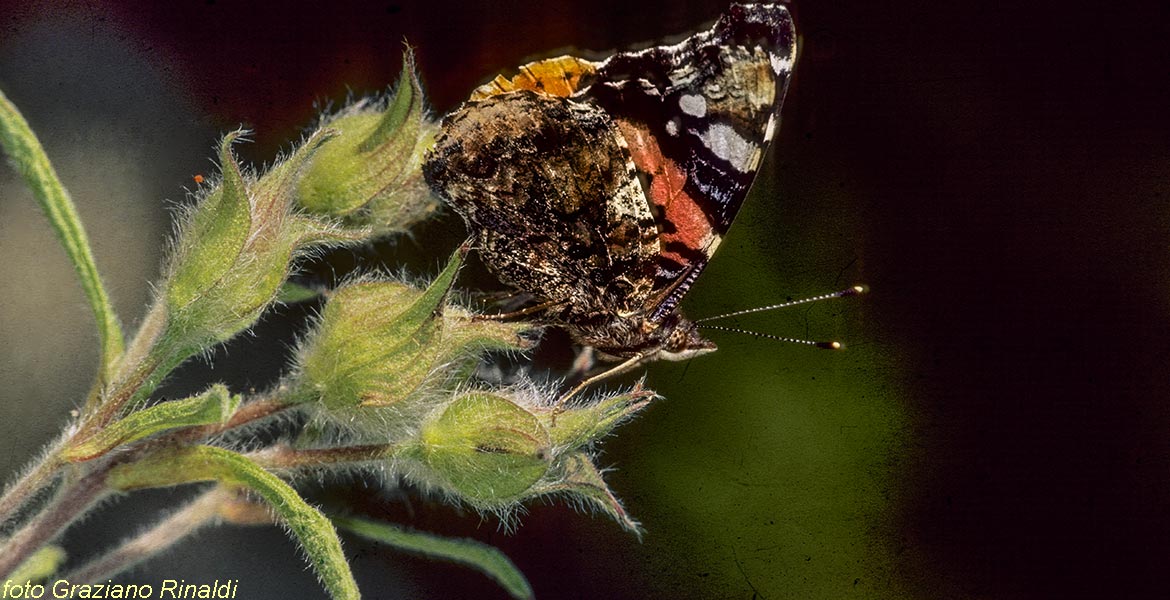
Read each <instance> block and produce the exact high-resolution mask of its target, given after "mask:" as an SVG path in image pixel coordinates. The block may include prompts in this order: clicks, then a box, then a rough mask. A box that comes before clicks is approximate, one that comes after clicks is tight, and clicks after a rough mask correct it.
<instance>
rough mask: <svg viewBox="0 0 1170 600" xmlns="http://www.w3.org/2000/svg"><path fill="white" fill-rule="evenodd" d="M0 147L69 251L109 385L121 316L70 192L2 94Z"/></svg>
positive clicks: (118, 345)
mask: <svg viewBox="0 0 1170 600" xmlns="http://www.w3.org/2000/svg"><path fill="white" fill-rule="evenodd" d="M0 146H2V147H3V148H4V151H5V152H6V153H7V154H8V156H9V158H11V159H12V164H13V166H14V167H15V168H16V170H17V171H18V172H19V173H20V175H21V176H22V177H24V181H25V183H26V184H27V185H28V187H29V189H31V190H32V192H33V196H35V197H36V199H37V203H39V204H40V205H41V210H42V211H44V213H45V216H46V217H48V219H49V223H50V224H51V225H52V226H53V231H55V232H56V233H57V238H58V239H59V240H61V245H62V246H64V247H65V253H66V254H68V255H69V260H70V262H72V263H73V269H74V270H75V271H77V276H78V278H79V279H80V280H81V287H82V289H84V290H85V297H86V299H87V300H88V301H89V307H90V309H91V310H92V311H93V316H94V319H95V320H96V321H97V328H98V341H99V343H100V344H101V365H102V369H101V375H100V377H99V380H100V381H101V382H103V383H108V382H110V381H111V380H112V379H113V377H114V371H115V369H116V367H117V363H118V358H120V357H121V355H122V349H123V340H122V328H121V326H120V325H119V324H118V316H117V315H116V314H114V308H113V306H111V305H110V298H109V295H108V294H106V289H105V287H103V286H102V280H101V277H100V276H99V275H98V270H97V265H96V264H94V261H93V251H92V250H90V248H89V238H88V237H87V236H86V234H85V228H84V227H83V226H82V224H81V218H80V217H78V215H77V209H76V208H75V207H74V206H73V200H71V199H70V198H69V192H68V191H66V190H65V186H64V185H62V184H61V180H60V179H58V178H57V173H56V172H55V171H54V170H53V165H52V163H50V162H49V157H48V156H46V155H45V150H44V149H43V148H41V143H40V141H38V140H37V136H36V135H35V134H34V133H33V132H32V129H30V128H29V126H28V122H26V121H25V120H24V117H23V116H21V114H20V111H19V110H17V109H16V106H14V105H13V104H12V103H11V102H10V101H9V100H8V98H7V97H6V96H5V95H4V93H3V92H0Z"/></svg>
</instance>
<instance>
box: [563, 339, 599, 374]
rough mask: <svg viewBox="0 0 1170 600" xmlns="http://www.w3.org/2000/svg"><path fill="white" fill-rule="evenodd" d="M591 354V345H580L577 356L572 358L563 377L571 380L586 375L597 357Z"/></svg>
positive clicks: (595, 362)
mask: <svg viewBox="0 0 1170 600" xmlns="http://www.w3.org/2000/svg"><path fill="white" fill-rule="evenodd" d="M593 354H594V353H593V346H582V347H581V350H579V351H578V352H577V357H576V358H574V359H573V364H572V366H571V367H569V372H568V373H566V374H565V379H566V380H569V381H573V380H574V379H578V378H580V379H584V378H586V377H588V376H589V372H590V371H592V370H593V365H596V364H597V359H596V358H594V356H593Z"/></svg>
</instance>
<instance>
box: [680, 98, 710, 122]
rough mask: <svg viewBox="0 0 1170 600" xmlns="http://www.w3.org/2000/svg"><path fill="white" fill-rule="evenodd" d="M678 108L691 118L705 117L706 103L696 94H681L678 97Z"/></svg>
mask: <svg viewBox="0 0 1170 600" xmlns="http://www.w3.org/2000/svg"><path fill="white" fill-rule="evenodd" d="M678 107H679V108H681V109H682V111H683V112H685V113H687V114H688V115H691V116H692V117H704V116H706V115H707V101H706V100H705V99H704V98H703V97H702V96H700V95H698V94H683V95H682V96H679V97H678Z"/></svg>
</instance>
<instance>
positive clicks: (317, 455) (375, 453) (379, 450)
mask: <svg viewBox="0 0 1170 600" xmlns="http://www.w3.org/2000/svg"><path fill="white" fill-rule="evenodd" d="M397 449H398V446H397V445H396V444H368V445H364V446H342V447H339V448H311V449H304V450H303V449H299V448H293V447H292V446H288V445H286V444H275V445H273V446H270V447H268V448H265V449H264V450H260V451H258V452H253V453H251V454H248V455H247V456H248V458H250V459H252V461H253V462H255V463H256V464H258V465H260V466H262V467H264V468H265V469H268V470H273V471H287V470H294V469H303V468H314V467H329V466H333V465H347V464H355V463H368V462H374V461H380V460H385V459H387V458H388V457H390V456H392V455H393V453H394V451H395V450H397Z"/></svg>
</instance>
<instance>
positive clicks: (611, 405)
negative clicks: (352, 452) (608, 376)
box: [395, 387, 654, 531]
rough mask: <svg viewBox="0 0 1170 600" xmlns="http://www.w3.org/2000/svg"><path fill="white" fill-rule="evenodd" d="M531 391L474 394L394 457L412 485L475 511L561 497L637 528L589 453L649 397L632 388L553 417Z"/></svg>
mask: <svg viewBox="0 0 1170 600" xmlns="http://www.w3.org/2000/svg"><path fill="white" fill-rule="evenodd" d="M541 394H542V392H540V391H535V390H510V391H504V392H486V391H471V392H467V393H464V394H461V395H459V396H457V397H456V398H455V399H454V400H453V401H451V402H450V403H449V404H447V405H446V406H444V407H442V408H440V409H438V410H436V411H435V412H434V413H433V414H432V415H431V416H430V417H429V418H428V419H427V420H426V422H425V423H424V424H423V426H422V428H421V429H420V430H419V432H418V435H417V436H416V437H415V439H414V440H412V441H411V442H409V443H407V444H406V445H405V446H404V449H403V450H402V451H400V452H398V453H397V454H396V456H395V459H396V460H398V461H402V462H404V463H405V464H404V465H403V466H404V468H403V471H404V472H406V473H407V474H409V475H410V476H411V477H412V478H413V479H414V480H415V481H416V482H418V483H420V484H422V485H425V486H428V487H432V488H435V489H437V490H440V491H442V492H445V493H447V494H450V495H452V496H455V497H458V498H460V499H462V500H463V501H465V502H467V503H468V504H470V505H472V506H474V507H476V508H478V509H480V510H488V511H495V512H506V511H508V510H509V509H511V508H514V507H515V506H517V505H518V504H519V503H520V502H522V501H524V500H526V499H530V498H534V497H537V496H544V495H560V496H566V497H568V498H570V499H572V500H574V501H577V502H579V503H581V504H585V505H588V506H592V507H594V508H597V509H600V510H602V511H603V512H605V513H607V514H609V515H610V516H611V517H613V518H614V519H615V520H617V521H618V522H619V523H621V524H622V525H623V526H624V527H626V528H628V529H631V530H633V531H637V529H638V524H637V523H636V522H635V521H633V520H632V519H631V518H630V517H629V516H628V515H627V514H626V513H625V511H624V510H623V509H622V506H621V503H620V502H618V500H617V498H616V497H615V496H614V495H613V493H612V492H611V491H610V490H609V487H608V486H606V484H605V482H604V481H603V480H602V477H601V472H600V471H599V470H598V469H597V467H596V466H594V464H593V459H592V457H591V456H590V454H589V452H588V449H589V448H591V447H592V445H593V443H594V442H595V441H597V440H598V439H600V438H601V437H603V436H605V435H606V434H608V433H609V432H610V430H612V429H613V428H614V427H615V426H617V425H618V424H619V423H620V422H622V421H624V420H626V419H627V418H629V417H630V416H631V415H633V414H634V413H636V412H637V411H638V410H640V409H641V408H643V407H645V406H646V405H647V404H649V402H650V400H651V399H652V398H653V396H654V394H653V393H651V392H647V391H645V390H643V389H641V388H640V387H639V388H636V389H634V390H632V391H629V392H626V393H623V394H617V395H614V396H610V397H606V398H602V399H601V400H599V401H598V402H596V403H593V404H591V405H589V406H584V407H573V408H569V409H567V410H566V411H565V412H562V413H561V414H560V415H559V416H558V417H557V420H556V422H555V424H554V423H553V421H552V419H551V415H552V409H551V408H550V406H551V401H552V400H553V399H552V398H541V397H540V396H541Z"/></svg>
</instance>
